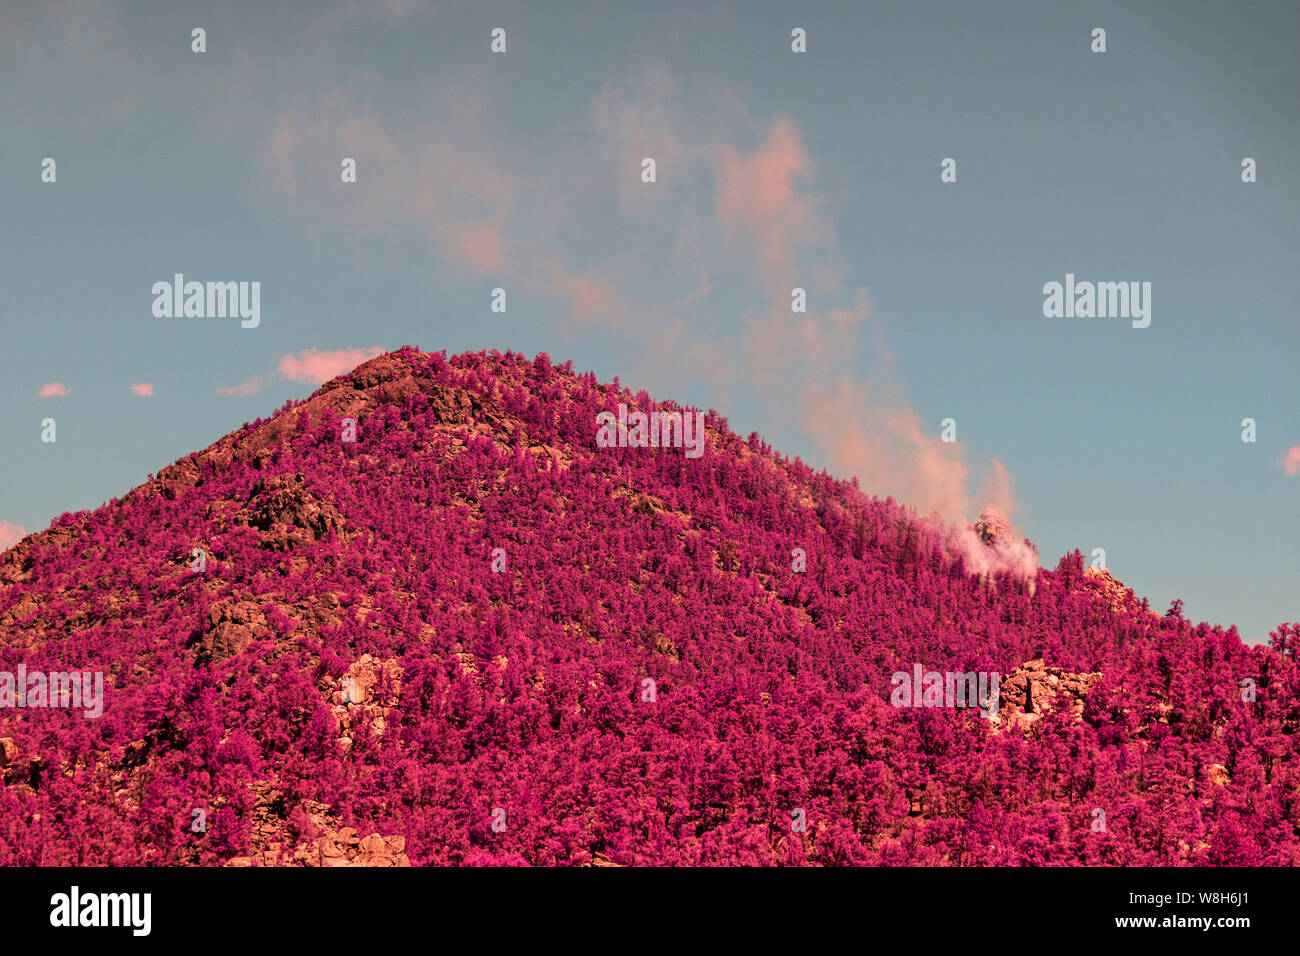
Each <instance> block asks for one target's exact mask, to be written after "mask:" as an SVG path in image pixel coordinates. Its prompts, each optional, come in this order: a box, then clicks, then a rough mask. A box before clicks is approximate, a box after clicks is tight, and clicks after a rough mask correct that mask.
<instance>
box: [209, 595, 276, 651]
mask: <svg viewBox="0 0 1300 956" xmlns="http://www.w3.org/2000/svg"><path fill="white" fill-rule="evenodd" d="M208 623H209V625H210V626H209V628H208V630H207V632H206V633H205V634H204V635H203V637H202V638H200V639H199V645H198V654H199V658H200V659H201V660H206V661H216V662H220V661H224V660H229V659H230V658H231V657H234V656H235V655H236V654H238V653H239V652H240V651H242V650H243V649H244V648H246V647H248V645H249V644H251V643H252V642H253V638H255V637H257V636H258V635H259V634H260V633H261V632H263V631H265V630H266V629H267V627H266V615H265V614H264V613H263V612H262V608H261V607H260V606H259V605H258V603H257V602H256V601H234V600H226V601H219V602H217V603H216V604H214V605H212V607H210V608H209V609H208Z"/></svg>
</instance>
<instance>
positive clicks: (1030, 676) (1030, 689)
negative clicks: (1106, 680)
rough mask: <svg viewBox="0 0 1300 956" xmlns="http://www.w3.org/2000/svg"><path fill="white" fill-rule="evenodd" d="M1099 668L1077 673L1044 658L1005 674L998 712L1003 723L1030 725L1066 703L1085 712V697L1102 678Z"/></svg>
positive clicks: (1078, 714)
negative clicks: (1050, 665)
mask: <svg viewBox="0 0 1300 956" xmlns="http://www.w3.org/2000/svg"><path fill="white" fill-rule="evenodd" d="M1101 678H1102V675H1101V673H1100V672H1099V671H1092V672H1089V673H1074V672H1071V671H1065V670H1062V669H1061V668H1059V667H1049V666H1048V665H1047V664H1045V663H1044V662H1043V660H1042V658H1038V659H1036V660H1032V661H1027V662H1025V663H1024V664H1021V665H1020V666H1019V667H1017V668H1016V669H1015V670H1013V671H1012V672H1011V673H1009V674H1007V675H1005V676H1004V677H1002V679H1001V681H1000V684H999V687H998V705H999V706H998V716H999V718H1000V719H1001V725H1002V726H1003V727H1031V726H1033V725H1034V724H1035V723H1037V722H1038V721H1039V720H1041V719H1042V717H1043V715H1044V714H1045V713H1047V712H1048V711H1050V710H1054V709H1057V708H1060V707H1067V708H1069V710H1070V711H1071V712H1072V713H1073V715H1074V716H1075V717H1076V718H1077V717H1082V715H1083V701H1084V698H1086V697H1087V696H1088V692H1089V691H1091V690H1092V688H1093V687H1094V686H1095V685H1096V684H1097V682H1098V681H1100V680H1101Z"/></svg>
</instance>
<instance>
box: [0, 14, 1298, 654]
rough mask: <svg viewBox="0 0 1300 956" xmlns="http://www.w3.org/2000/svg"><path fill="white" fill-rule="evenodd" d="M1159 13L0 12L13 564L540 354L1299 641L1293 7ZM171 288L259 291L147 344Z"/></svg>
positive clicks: (166, 325)
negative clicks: (327, 425) (104, 509)
mask: <svg viewBox="0 0 1300 956" xmlns="http://www.w3.org/2000/svg"><path fill="white" fill-rule="evenodd" d="M264 6H271V7H273V9H271V10H267V9H263V7H264ZM979 6H983V5H979ZM1134 6H1135V5H1132V4H1110V3H1093V4H1086V3H1085V4H1070V5H1058V4H1043V3H1004V4H998V5H996V7H995V8H994V9H976V8H975V7H976V5H967V4H956V3H944V4H939V3H917V2H909V3H902V2H899V3H873V4H850V3H815V4H772V3H743V4H742V3H734V4H709V3H699V4H689V5H677V4H672V3H662V4H660V3H656V4H637V5H634V4H632V3H599V4H598V3H560V2H550V3H517V4H494V3H491V2H483V3H472V4H470V3H466V4H423V3H416V2H403V0H392V2H376V3H367V4H363V3H359V2H355V3H339V4H334V5H329V4H316V3H312V4H306V3H303V4H287V3H286V4H274V5H263V4H213V3H176V4H144V3H130V4H126V3H122V4H113V3H101V4H89V3H51V4H24V3H17V4H6V5H5V7H4V9H3V10H0V118H2V120H3V127H4V130H5V134H4V141H3V148H0V182H3V184H4V185H3V188H0V220H2V221H3V222H4V223H5V225H6V228H5V229H4V230H3V233H2V234H0V377H2V380H3V383H4V389H3V394H0V402H3V403H4V414H3V415H2V416H0V522H4V523H7V524H0V530H3V529H5V528H9V529H11V531H12V528H13V527H14V526H17V527H20V528H23V529H26V530H28V531H33V530H38V529H41V528H44V527H46V526H47V525H48V523H49V522H50V521H51V520H52V519H53V518H55V517H57V516H58V515H59V514H61V513H62V512H64V511H69V510H79V509H82V508H95V507H98V506H99V505H100V504H101V503H103V502H104V501H106V500H107V499H109V498H111V497H114V496H119V495H121V494H123V493H124V492H125V491H127V490H128V489H129V488H131V487H133V486H134V485H136V484H138V483H140V482H141V481H143V480H144V479H145V477H146V475H147V474H149V473H151V472H154V471H156V470H157V469H158V468H160V467H162V466H164V465H166V464H168V463H170V462H172V461H174V460H175V459H177V458H179V457H181V456H183V455H185V454H188V453H189V452H190V451H193V450H196V449H199V448H202V447H204V446H206V445H208V444H209V443H211V442H212V441H214V440H215V439H216V438H218V437H219V436H221V435H222V434H225V433H226V432H228V431H230V430H232V429H234V428H236V427H238V426H239V425H240V424H241V423H242V422H245V421H250V420H252V419H253V418H256V417H257V416H259V415H262V416H264V415H267V414H268V413H270V412H271V411H273V410H274V409H275V408H277V407H279V406H280V405H281V404H283V402H284V401H285V400H286V399H287V398H290V397H301V396H305V395H306V394H308V393H310V392H311V391H312V390H313V389H314V388H315V385H316V382H317V381H318V380H319V376H320V375H322V374H325V373H326V372H327V371H328V370H329V369H330V368H331V367H332V366H331V362H333V363H334V365H340V364H346V363H347V361H348V360H349V357H351V358H355V357H356V356H357V355H358V354H363V353H362V352H358V351H357V350H370V349H373V348H385V349H391V348H396V347H398V346H401V345H404V344H412V345H416V346H419V347H420V348H423V349H425V350H439V349H446V350H448V351H449V352H451V353H455V352H460V351H464V350H467V349H481V348H499V349H502V350H505V349H513V350H515V351H519V352H524V353H526V354H529V355H531V354H534V353H536V352H538V351H546V352H548V353H550V354H551V356H552V357H553V358H555V359H556V360H557V361H563V360H565V359H570V358H571V359H573V360H574V363H575V365H576V366H577V367H578V368H580V369H591V370H593V371H595V372H596V373H597V375H598V376H599V377H600V378H601V379H602V380H610V379H612V378H613V377H614V376H619V377H620V378H621V380H622V381H623V382H624V383H625V384H628V385H631V386H632V387H633V388H634V389H640V388H644V389H646V390H647V391H649V392H650V393H651V394H652V395H655V396H657V397H664V398H667V397H671V398H675V399H677V400H679V401H684V402H689V403H694V404H698V405H700V406H703V407H706V408H707V407H715V408H717V409H718V410H719V411H721V412H722V413H723V414H725V415H726V416H727V417H728V418H729V420H730V423H731V425H732V427H733V429H734V430H735V431H737V432H739V433H741V434H747V433H748V432H749V431H751V430H757V431H759V432H760V433H762V434H763V435H764V436H765V437H766V438H767V439H768V440H769V441H770V442H771V443H772V444H773V445H774V446H775V447H777V448H778V449H780V450H782V451H784V452H786V453H788V454H792V455H794V454H798V455H801V456H802V457H803V458H804V459H805V460H807V461H809V462H811V463H813V464H815V465H818V466H824V467H827V468H829V469H830V470H831V471H832V472H833V473H835V474H837V475H841V476H845V477H847V476H849V475H850V474H856V475H857V476H858V477H859V479H860V481H861V483H862V485H863V487H864V488H865V489H866V490H867V491H870V492H874V493H879V494H881V495H885V494H892V495H894V496H895V497H896V498H898V499H900V500H902V501H904V502H905V503H908V504H913V505H915V506H917V507H918V508H919V509H921V510H923V511H928V510H932V509H933V510H938V511H940V512H941V513H943V514H945V516H947V517H949V518H952V519H954V520H955V519H956V518H958V517H964V518H965V520H967V521H969V520H972V519H974V517H975V516H976V514H977V513H978V511H979V509H980V508H981V507H983V506H984V505H985V504H988V503H996V504H998V505H999V506H1001V507H1004V508H1006V509H1008V510H1011V511H1012V519H1013V521H1014V523H1015V525H1016V527H1017V529H1018V530H1019V531H1020V533H1021V534H1023V535H1025V536H1027V537H1029V538H1031V539H1032V540H1033V541H1034V542H1035V543H1036V544H1037V545H1038V548H1039V550H1040V552H1041V554H1042V558H1043V563H1044V564H1046V565H1048V566H1049V567H1050V566H1053V565H1054V564H1055V562H1056V560H1057V559H1058V558H1059V557H1060V555H1061V554H1062V553H1063V552H1065V551H1067V550H1069V549H1072V548H1074V547H1079V548H1081V549H1082V550H1083V551H1084V552H1085V555H1090V554H1091V551H1092V549H1093V548H1104V549H1105V551H1106V559H1107V563H1108V565H1109V566H1110V568H1111V570H1112V571H1113V572H1114V573H1115V574H1116V575H1117V576H1118V577H1120V578H1121V579H1123V580H1124V581H1125V582H1126V583H1127V584H1129V585H1130V586H1131V587H1133V588H1135V590H1137V591H1138V592H1139V593H1140V594H1145V595H1147V596H1149V597H1150V598H1151V600H1152V603H1153V605H1155V607H1156V609H1157V610H1164V608H1165V607H1166V606H1167V605H1168V603H1169V601H1171V600H1172V599H1173V598H1175V597H1181V598H1183V599H1184V601H1185V602H1186V607H1185V613H1186V614H1188V616H1190V617H1193V618H1195V619H1198V620H1200V619H1207V620H1210V621H1212V622H1219V623H1223V624H1225V625H1227V624H1236V625H1237V626H1238V627H1239V628H1240V630H1241V632H1242V634H1243V636H1246V637H1253V638H1264V637H1266V636H1267V633H1268V631H1269V629H1271V628H1272V627H1274V626H1275V625H1276V624H1277V623H1279V622H1281V621H1283V620H1295V619H1297V618H1300V607H1297V597H1296V594H1297V591H1296V588H1295V586H1294V582H1295V581H1296V580H1297V577H1300V550H1298V549H1297V548H1296V547H1295V541H1296V539H1297V531H1298V530H1300V518H1298V517H1297V508H1296V496H1297V494H1298V493H1300V475H1288V474H1287V471H1286V469H1285V468H1284V467H1283V458H1284V456H1285V455H1286V454H1287V452H1288V449H1290V448H1292V447H1294V446H1297V445H1300V416H1298V415H1297V410H1298V409H1300V385H1298V384H1297V377H1296V375H1295V373H1294V365H1295V360H1296V354H1297V349H1296V346H1297V344H1298V343H1300V333H1297V326H1296V315H1295V303H1296V302H1297V301H1300V295H1298V293H1300V288H1298V286H1300V279H1298V278H1297V275H1298V274H1300V270H1297V269H1296V267H1295V250H1296V249H1297V248H1298V244H1297V238H1298V237H1297V230H1298V229H1300V226H1298V225H1297V221H1298V220H1297V216H1296V211H1297V199H1298V198H1300V195H1298V191H1300V185H1297V183H1298V181H1300V180H1298V178H1297V176H1296V172H1295V157H1296V156H1297V155H1300V137H1298V136H1297V127H1298V125H1300V124H1297V121H1296V116H1297V113H1296V107H1295V104H1296V94H1297V91H1300V82H1298V81H1300V65H1298V64H1297V59H1296V57H1295V55H1294V49H1293V40H1294V37H1295V36H1296V35H1297V27H1298V26H1300V22H1298V21H1300V12H1298V8H1296V7H1295V6H1294V5H1283V4H1272V3H1269V4H1251V3H1245V4H1242V3H1193V2H1184V3H1177V4H1174V3H1169V4H1155V3H1146V4H1142V5H1141V8H1140V9H1133V7H1134ZM195 27H202V28H204V29H205V30H206V43H207V50H206V52H204V53H195V52H192V50H191V30H192V29H193V28H195ZM495 27H502V28H504V29H505V30H506V52H505V53H503V54H494V53H493V52H492V51H491V50H490V49H489V43H490V32H491V30H492V29H493V28H495ZM795 27H802V28H803V29H805V30H806V31H807V52H806V53H794V52H792V51H791V48H790V46H791V37H790V31H791V30H792V29H793V28H795ZM1095 27H1101V28H1103V29H1105V30H1106V43H1107V50H1106V52H1105V53H1093V52H1092V51H1091V49H1090V46H1091V43H1092V40H1091V31H1092V30H1093V28H1095ZM647 156H648V157H653V158H654V159H655V160H656V181H655V182H653V183H645V182H642V178H641V172H642V167H641V160H642V159H643V158H644V157H647ZM45 157H52V158H54V159H55V161H56V164H57V165H56V171H57V181H56V182H54V183H45V182H42V181H41V162H42V160H43V159H44V158H45ZM343 157H353V158H355V159H356V160H357V164H358V166H357V169H358V175H357V182H356V183H350V184H344V183H342V182H341V178H340V162H341V159H342V158H343ZM945 157H952V158H954V159H955V160H956V162H957V181H956V182H955V183H942V182H940V177H939V171H940V168H939V164H940V161H941V160H942V159H944V158H945ZM1244 157H1252V158H1253V159H1255V160H1256V163H1257V169H1258V181H1257V182H1254V183H1249V184H1247V183H1243V182H1242V181H1241V161H1242V159H1243V158H1244ZM178 272H179V273H184V274H185V275H186V277H187V278H189V279H194V280H199V281H249V282H251V281H258V282H260V283H261V322H260V325H259V326H258V327H257V328H255V329H252V328H250V329H244V328H241V327H240V323H239V321H238V320H237V319H216V318H213V319H197V318H190V319H182V318H173V319H163V318H157V317H155V316H154V315H153V313H152V311H151V305H152V302H153V295H152V293H151V288H152V286H153V284H154V283H155V282H157V281H170V280H171V277H172V276H173V275H174V274H175V273H178ZM1067 273H1073V274H1075V275H1076V277H1077V278H1078V279H1079V280H1081V281H1082V280H1090V281H1145V282H1150V283H1151V285H1152V303H1151V319H1152V321H1151V325H1150V327H1149V328H1145V329H1134V328H1132V327H1131V326H1130V323H1129V322H1128V321H1127V320H1126V319H1122V318H1105V319H1099V318H1093V319H1049V318H1045V317H1044V315H1043V298H1044V296H1043V291H1042V290H1043V286H1044V284H1045V283H1048V282H1053V281H1056V282H1063V281H1064V279H1065V276H1066V274H1067ZM795 286H798V287H801V288H805V289H806V290H807V296H808V313H807V314H794V313H792V312H791V310H790V290H791V288H793V287H795ZM497 287H501V288H504V289H505V290H506V292H507V302H508V305H507V310H506V312H505V313H493V312H492V311H491V310H490V308H489V304H490V295H491V290H492V289H493V288H497ZM308 350H315V351H308ZM54 383H59V384H61V385H62V386H63V389H64V390H66V392H67V394H66V395H51V396H49V397H40V392H41V391H42V388H43V387H45V390H46V391H51V390H57V389H54V388H53V384H54ZM145 384H147V385H150V386H152V394H151V395H147V396H146V395H139V394H136V393H135V392H133V391H132V389H131V386H132V385H145ZM241 386H242V387H241ZM222 389H224V390H225V391H220V390H222ZM46 417H52V418H54V419H55V421H56V423H57V430H58V431H57V441H56V442H55V443H53V444H48V443H43V442H42V441H41V421H42V419H44V418H46ZM949 417H951V418H953V419H954V420H955V422H956V427H957V438H958V442H957V443H956V444H955V445H944V444H942V443H940V442H939V433H940V428H941V422H942V420H943V419H945V418H949ZM1244 418H1253V419H1255V421H1256V423H1257V441H1256V442H1254V443H1243V442H1242V441H1241V432H1242V428H1241V421H1242V419H1244ZM995 461H996V462H998V463H1000V466H1001V468H1002V469H1004V470H1005V476H1006V477H1005V478H1004V477H1002V474H1003V472H1002V471H1000V470H999V466H998V465H996V464H994V462H995ZM0 543H4V542H0Z"/></svg>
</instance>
